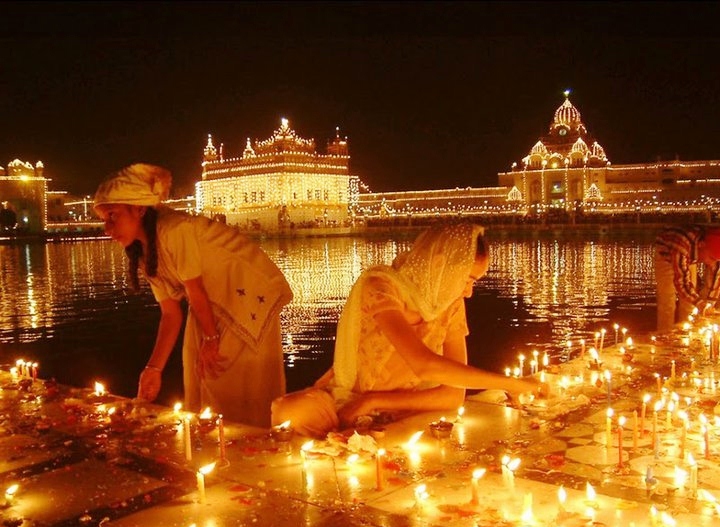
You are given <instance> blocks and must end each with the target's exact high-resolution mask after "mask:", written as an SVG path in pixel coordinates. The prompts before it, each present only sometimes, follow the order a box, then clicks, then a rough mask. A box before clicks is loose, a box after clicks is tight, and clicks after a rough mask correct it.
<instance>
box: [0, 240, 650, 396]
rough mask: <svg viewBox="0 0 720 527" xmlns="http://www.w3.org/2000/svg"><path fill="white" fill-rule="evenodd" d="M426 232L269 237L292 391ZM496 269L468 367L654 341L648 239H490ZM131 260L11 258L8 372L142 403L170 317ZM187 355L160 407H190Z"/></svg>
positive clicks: (47, 254)
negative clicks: (600, 334)
mask: <svg viewBox="0 0 720 527" xmlns="http://www.w3.org/2000/svg"><path fill="white" fill-rule="evenodd" d="M414 235H415V233H406V234H398V235H395V236H393V237H384V238H379V237H375V238H358V237H336V238H295V239H268V240H263V241H261V242H260V243H261V245H262V247H263V248H264V249H265V251H266V252H267V253H268V254H269V255H270V257H271V258H272V259H273V260H274V261H275V262H276V263H277V264H278V266H279V267H280V268H281V269H282V271H283V272H284V273H285V275H286V277H287V279H288V282H289V283H290V285H291V287H292V289H293V291H294V294H295V298H294V300H293V302H292V303H291V304H290V305H289V306H287V308H286V309H285V310H284V312H283V315H282V323H283V330H284V334H283V338H284V345H285V354H286V355H285V363H286V372H287V381H288V390H295V389H299V388H302V387H306V386H308V385H309V384H311V383H312V382H313V381H314V380H315V379H316V378H317V377H319V376H320V375H321V374H322V373H323V372H324V371H325V370H326V369H327V368H328V367H329V365H330V364H331V362H332V348H333V339H334V332H335V326H336V324H337V320H338V317H339V315H340V311H341V309H342V306H343V303H344V301H345V298H346V296H347V294H348V292H349V291H350V288H351V286H352V284H353V282H354V281H355V279H356V278H357V277H358V275H359V274H360V272H361V271H362V270H363V269H364V268H366V267H368V266H369V265H372V264H375V263H389V262H391V261H392V259H393V258H394V257H395V255H396V254H397V253H398V252H400V251H403V250H405V249H407V248H409V246H410V245H411V243H412V239H413V237H414ZM488 237H489V239H490V242H491V258H492V263H491V266H490V270H489V273H488V275H487V276H486V277H485V278H484V279H483V280H481V281H480V282H479V283H478V284H477V285H476V288H475V292H474V295H473V297H472V298H471V299H469V300H467V312H468V324H469V326H470V332H471V334H470V336H469V337H468V351H469V360H470V362H471V364H474V365H477V366H480V367H483V368H488V369H492V370H494V371H498V372H501V371H502V370H503V369H504V368H505V367H506V366H508V365H510V364H511V363H512V362H514V361H515V358H516V357H517V355H518V354H519V353H524V354H526V355H528V354H531V353H532V350H533V349H537V350H539V351H540V353H542V352H544V351H547V352H548V354H550V355H551V357H553V360H555V361H559V360H562V359H563V355H564V354H566V353H567V352H568V348H567V341H568V340H571V341H575V345H574V346H575V347H578V344H577V342H578V340H579V339H581V338H585V339H586V340H592V338H593V335H594V333H595V332H596V331H599V330H600V329H601V328H603V327H604V328H606V329H607V331H608V333H607V336H606V339H607V340H606V342H609V343H613V342H614V330H613V324H615V323H618V324H620V326H622V327H626V328H628V335H633V334H643V333H648V332H651V331H652V330H653V329H654V324H655V305H654V295H655V284H654V280H653V277H654V271H653V252H652V240H653V237H652V236H651V233H650V234H649V233H645V234H644V235H643V234H638V235H636V236H634V237H632V236H629V237H624V238H622V239H603V238H600V239H595V240H578V239H568V240H558V239H537V238H532V239H530V238H526V239H522V238H518V239H508V238H507V237H500V236H497V237H495V238H493V237H492V236H488ZM125 265H126V261H125V256H124V253H123V252H122V249H121V248H120V247H118V246H117V244H114V243H113V242H110V241H104V240H96V241H76V242H69V243H56V244H53V243H47V244H42V243H37V244H26V245H21V244H17V245H5V246H0V363H2V365H3V367H7V365H9V364H10V363H11V362H14V361H15V360H16V359H18V358H23V359H25V360H32V361H36V362H38V363H39V364H40V368H39V370H40V376H41V377H43V378H50V377H55V378H56V379H57V380H58V381H59V382H61V383H63V384H69V385H74V386H87V387H90V386H92V385H93V383H94V381H96V380H97V381H100V382H103V383H104V384H105V385H106V386H107V387H108V389H109V390H110V391H111V392H113V393H116V394H119V395H124V396H129V397H132V396H134V395H135V387H136V382H137V375H138V373H139V372H140V370H141V369H142V367H143V366H144V364H145V361H146V359H147V357H148V355H149V353H150V350H151V348H152V345H153V342H154V338H155V329H156V326H157V322H158V319H159V309H158V307H157V305H156V303H155V301H154V299H153V297H152V294H151V293H150V291H149V289H144V290H143V291H142V292H140V293H139V294H130V293H128V292H127V283H126V280H125ZM181 386H182V380H181V365H180V353H179V347H177V346H176V351H175V352H174V353H173V356H172V358H171V361H170V363H169V364H168V368H167V370H166V374H165V375H164V386H163V390H162V392H161V395H160V402H162V403H165V404H171V403H172V402H174V401H175V400H177V399H179V398H180V394H181Z"/></svg>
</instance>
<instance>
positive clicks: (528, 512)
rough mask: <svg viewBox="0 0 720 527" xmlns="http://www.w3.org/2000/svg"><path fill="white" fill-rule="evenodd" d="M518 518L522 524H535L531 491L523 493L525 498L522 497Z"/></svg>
mask: <svg viewBox="0 0 720 527" xmlns="http://www.w3.org/2000/svg"><path fill="white" fill-rule="evenodd" d="M520 520H521V521H522V522H523V525H535V516H534V515H533V511H532V493H531V492H529V493H527V494H525V498H524V499H523V511H522V514H521V515H520Z"/></svg>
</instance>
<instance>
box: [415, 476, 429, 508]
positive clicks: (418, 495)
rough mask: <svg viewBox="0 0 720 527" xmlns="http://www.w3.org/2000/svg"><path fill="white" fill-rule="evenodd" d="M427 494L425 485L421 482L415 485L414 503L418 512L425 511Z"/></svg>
mask: <svg viewBox="0 0 720 527" xmlns="http://www.w3.org/2000/svg"><path fill="white" fill-rule="evenodd" d="M428 497H429V494H428V493H427V485H425V483H422V484H420V485H418V486H417V487H415V504H416V505H417V508H418V510H419V512H421V513H424V512H425V502H426V501H427V499H428Z"/></svg>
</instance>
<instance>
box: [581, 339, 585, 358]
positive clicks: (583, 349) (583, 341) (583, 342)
mask: <svg viewBox="0 0 720 527" xmlns="http://www.w3.org/2000/svg"><path fill="white" fill-rule="evenodd" d="M580 356H581V357H584V356H585V339H580Z"/></svg>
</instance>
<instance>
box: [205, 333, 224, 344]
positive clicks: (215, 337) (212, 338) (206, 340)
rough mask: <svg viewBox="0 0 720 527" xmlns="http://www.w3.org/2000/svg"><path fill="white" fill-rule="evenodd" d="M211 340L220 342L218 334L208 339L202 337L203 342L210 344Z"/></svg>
mask: <svg viewBox="0 0 720 527" xmlns="http://www.w3.org/2000/svg"><path fill="white" fill-rule="evenodd" d="M212 340H220V333H215V334H214V335H210V336H209V337H205V336H204V337H203V338H202V341H203V342H210V341H212Z"/></svg>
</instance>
